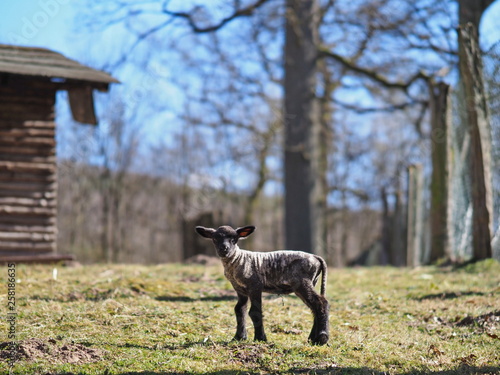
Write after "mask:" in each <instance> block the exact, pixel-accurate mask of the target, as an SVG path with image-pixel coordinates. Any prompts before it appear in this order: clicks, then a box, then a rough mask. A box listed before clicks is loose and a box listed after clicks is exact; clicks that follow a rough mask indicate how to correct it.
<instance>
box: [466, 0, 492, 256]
mask: <svg viewBox="0 0 500 375" xmlns="http://www.w3.org/2000/svg"><path fill="white" fill-rule="evenodd" d="M462 3H469V2H465V1H462V2H461V3H460V5H461V6H462ZM474 9H475V8H474ZM476 10H477V9H476ZM483 11H484V9H483ZM471 12H472V11H471ZM472 14H473V15H474V18H473V19H472V22H469V23H467V24H463V23H462V21H463V20H464V19H465V15H467V13H466V12H465V10H464V9H463V8H461V11H460V17H461V19H460V21H461V25H460V31H459V46H460V49H459V54H460V55H459V57H460V77H461V79H462V84H463V89H464V96H465V101H466V102H465V103H464V104H465V105H466V111H467V120H468V124H469V131H470V137H471V160H470V161H471V166H470V167H471V174H470V176H471V188H472V215H473V219H472V223H473V227H472V248H473V259H475V260H480V259H485V258H491V256H492V249H491V218H492V214H493V211H492V209H493V203H492V202H493V199H492V187H491V128H490V118H489V113H488V105H487V102H486V93H485V89H484V82H483V75H482V60H481V54H480V49H479V36H478V34H477V26H478V23H479V18H480V14H479V15H478V14H477V13H472Z"/></svg>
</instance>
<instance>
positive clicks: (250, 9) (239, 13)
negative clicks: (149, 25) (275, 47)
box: [162, 0, 269, 34]
mask: <svg viewBox="0 0 500 375" xmlns="http://www.w3.org/2000/svg"><path fill="white" fill-rule="evenodd" d="M268 1H269V0H258V1H256V2H255V3H253V4H250V5H248V6H247V7H245V8H241V9H237V10H235V12H234V13H233V14H231V15H230V16H228V17H225V18H223V19H222V20H221V21H220V22H219V23H217V24H214V25H211V26H207V27H200V26H199V25H197V24H196V22H195V20H194V19H193V16H192V14H191V13H187V12H173V11H170V10H168V9H167V8H166V7H165V6H164V7H163V9H162V12H163V13H165V14H168V15H169V16H172V17H174V18H184V19H185V20H186V21H187V22H188V24H189V26H190V27H191V29H192V31H193V32H195V33H199V34H201V33H211V32H214V31H217V30H219V29H221V28H222V27H224V26H225V25H226V24H228V23H229V22H231V21H233V20H235V19H237V18H240V17H250V16H251V15H252V14H253V13H254V12H255V11H256V10H257V9H258V8H259V7H260V6H262V5H263V4H265V3H267V2H268Z"/></svg>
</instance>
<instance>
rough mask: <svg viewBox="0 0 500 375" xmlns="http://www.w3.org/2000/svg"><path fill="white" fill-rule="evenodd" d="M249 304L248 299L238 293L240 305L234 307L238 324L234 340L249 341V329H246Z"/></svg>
mask: <svg viewBox="0 0 500 375" xmlns="http://www.w3.org/2000/svg"><path fill="white" fill-rule="evenodd" d="M247 302H248V297H247V296H244V295H243V294H240V293H238V303H237V304H236V306H235V307H234V313H235V314H236V323H237V326H236V335H234V340H246V339H247V327H246V312H247V311H246V310H247Z"/></svg>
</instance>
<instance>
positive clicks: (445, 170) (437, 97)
mask: <svg viewBox="0 0 500 375" xmlns="http://www.w3.org/2000/svg"><path fill="white" fill-rule="evenodd" d="M449 88H450V86H449V85H447V84H446V83H444V82H440V83H437V84H436V83H433V82H429V92H430V93H429V94H430V95H429V96H430V101H431V127H432V135H431V142H432V152H431V153H432V176H431V212H430V220H431V254H430V262H431V263H435V262H436V261H438V260H439V259H443V258H445V257H450V248H449V241H448V220H449V219H448V196H449V194H450V190H449V173H450V168H449V162H450V160H449V159H450V158H449V132H450V129H449V120H450V113H449V109H450V100H449V98H450V96H449Z"/></svg>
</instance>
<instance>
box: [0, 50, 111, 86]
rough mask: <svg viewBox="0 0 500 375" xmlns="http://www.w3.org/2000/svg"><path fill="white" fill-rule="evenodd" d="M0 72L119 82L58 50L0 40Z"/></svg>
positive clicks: (98, 81)
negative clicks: (7, 43) (8, 43)
mask: <svg viewBox="0 0 500 375" xmlns="http://www.w3.org/2000/svg"><path fill="white" fill-rule="evenodd" d="M0 73H11V74H19V75H27V76H38V77H48V78H63V79H71V80H78V81H86V82H95V83H101V84H102V83H104V84H108V83H119V81H118V80H116V79H115V78H113V77H112V76H110V75H109V74H107V73H104V72H102V71H99V70H95V69H92V68H89V67H87V66H85V65H82V64H80V63H78V62H76V61H74V60H70V59H68V58H67V57H65V56H63V55H61V54H60V53H57V52H54V51H51V50H48V49H45V48H34V47H19V46H11V45H5V44H0Z"/></svg>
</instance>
